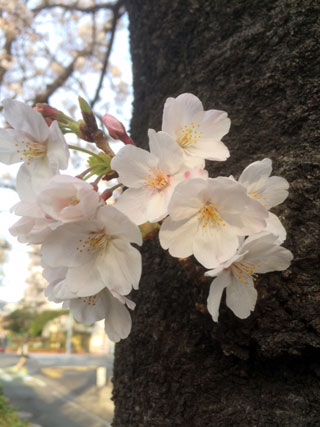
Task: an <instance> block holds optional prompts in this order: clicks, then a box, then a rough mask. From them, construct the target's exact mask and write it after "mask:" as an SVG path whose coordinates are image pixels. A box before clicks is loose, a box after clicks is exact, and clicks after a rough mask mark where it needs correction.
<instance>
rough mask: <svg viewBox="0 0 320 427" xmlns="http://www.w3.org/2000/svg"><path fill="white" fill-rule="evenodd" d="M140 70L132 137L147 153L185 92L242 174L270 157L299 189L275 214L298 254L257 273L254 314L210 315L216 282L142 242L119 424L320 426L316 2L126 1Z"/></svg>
mask: <svg viewBox="0 0 320 427" xmlns="http://www.w3.org/2000/svg"><path fill="white" fill-rule="evenodd" d="M126 6H127V10H128V13H129V18H130V37H131V53H132V61H133V73H134V115H133V119H132V124H131V135H132V138H133V139H134V140H135V141H136V142H137V144H138V145H140V146H141V147H143V148H147V142H148V141H147V130H148V128H154V129H156V130H160V129H161V117H162V109H163V104H164V101H165V99H166V98H167V97H169V96H177V95H179V94H181V93H184V92H191V93H193V94H195V95H197V96H198V97H199V98H200V99H201V100H202V102H203V104H204V107H205V109H211V108H216V109H221V110H225V111H227V112H228V113H229V116H230V118H231V121H232V125H231V130H230V133H229V134H228V135H227V136H226V137H225V138H224V142H225V143H226V145H227V146H228V147H229V149H230V152H231V157H230V158H229V159H228V160H227V161H226V162H210V165H209V167H208V169H209V171H210V175H211V177H215V176H218V175H224V176H229V175H230V174H233V175H234V176H235V177H238V176H239V174H240V172H241V171H242V170H243V169H244V168H245V167H246V166H247V165H248V164H249V163H251V162H253V161H255V160H262V159H263V158H265V157H269V158H271V159H272V160H273V168H274V169H273V174H274V175H279V176H283V177H284V178H286V179H287V180H288V181H289V183H290V194H289V197H288V199H287V200H286V201H285V202H284V203H283V204H282V205H280V206H279V207H277V208H276V209H274V210H273V211H274V212H275V213H276V214H277V215H279V216H280V219H281V220H282V222H283V223H284V225H285V227H286V229H287V233H288V237H287V240H286V242H285V244H284V246H285V247H287V248H288V249H290V250H291V251H292V252H293V254H294V261H293V263H292V265H291V266H290V268H289V269H288V270H287V271H284V272H280V273H270V274H265V275H261V276H260V277H259V278H258V280H257V282H256V287H257V290H258V294H259V296H258V302H257V306H256V310H255V311H254V312H253V314H252V315H251V316H250V317H249V318H248V319H245V320H240V319H238V318H236V317H235V316H234V315H233V313H232V312H231V311H230V310H229V309H228V308H227V307H226V306H225V302H224V300H223V301H222V303H221V307H220V318H219V323H214V322H213V321H212V319H211V317H210V315H209V314H208V313H207V312H206V310H205V305H206V299H207V296H208V291H209V286H210V282H211V280H210V278H204V277H203V272H204V269H203V268H202V267H201V266H199V265H198V264H197V262H196V261H195V260H194V259H189V260H187V261H179V260H177V259H173V258H172V257H170V256H169V255H168V254H167V253H166V252H165V251H163V250H162V249H161V248H160V245H159V243H158V240H157V239H154V240H153V241H147V242H145V243H144V246H143V250H142V254H143V268H144V270H143V276H142V280H141V285H140V290H139V292H137V293H135V294H134V295H133V299H134V300H135V302H136V303H137V307H136V310H135V311H134V313H133V316H132V317H133V328H132V332H131V334H130V336H129V338H128V339H127V340H124V341H122V342H121V343H120V344H118V345H117V347H116V358H115V367H114V400H115V404H116V410H115V419H114V423H113V425H114V426H115V427H175V426H183V427H209V426H210V427H211V426H226V427H227V426H241V427H242V426H243V427H245V426H259V427H260V426H261V427H274V426H279V427H285V426H289V427H298V426H299V427H301V426H303V427H304V426H310V427H311V426H320V364H319V360H320V357H319V356H320V284H319V212H320V206H319V205H320V202H319V175H320V171H319V152H318V144H319V123H320V117H319V99H320V96H319V94H320V92H319V75H320V73H319V71H320V67H319V48H318V46H319V45H318V43H319V38H320V24H319V11H320V10H319V3H318V1H316V0H315V1H313V0H246V1H245V0H228V1H226V0H223V1H222V0H161V1H156V0H149V1H145V0H127V1H126Z"/></svg>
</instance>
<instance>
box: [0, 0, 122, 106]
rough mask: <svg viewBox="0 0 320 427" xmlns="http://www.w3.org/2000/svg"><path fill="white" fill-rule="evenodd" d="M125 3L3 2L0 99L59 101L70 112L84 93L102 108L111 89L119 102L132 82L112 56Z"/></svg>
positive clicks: (0, 12) (0, 15)
mask: <svg viewBox="0 0 320 427" xmlns="http://www.w3.org/2000/svg"><path fill="white" fill-rule="evenodd" d="M122 4H123V1H122V0H118V1H114V2H112V1H110V2H105V1H99V0H97V1H91V0H88V1H86V0H81V1H72V2H70V1H63V0H61V1H51V0H50V1H49V0H26V1H25V0H0V46H1V51H0V97H1V99H3V98H7V97H11V98H17V99H22V100H24V101H25V102H28V103H29V104H31V105H33V104H36V103H49V102H55V101H57V99H59V103H61V102H62V106H63V107H64V110H65V111H68V112H69V113H71V114H72V113H73V112H74V109H75V105H76V100H77V96H78V95H79V94H81V95H82V96H83V97H84V98H86V99H87V100H88V101H89V102H90V104H91V106H94V107H95V109H96V111H97V112H98V111H99V110H100V111H101V110H103V109H105V108H106V107H107V105H108V103H110V101H111V99H110V90H113V97H114V100H115V101H116V102H117V103H121V102H122V101H123V100H124V99H125V98H126V96H127V95H128V86H127V84H126V83H125V82H124V81H123V80H122V78H121V76H122V72H121V70H120V68H119V67H118V66H117V65H116V64H112V63H111V61H110V56H111V52H112V48H113V44H114V40H115V33H116V30H117V29H118V28H119V27H121V26H122V22H121V17H122V16H123V14H124V8H123V7H122ZM106 94H107V95H106ZM61 100H62V101H61ZM55 105H56V104H55Z"/></svg>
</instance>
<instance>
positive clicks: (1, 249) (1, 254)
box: [0, 237, 10, 285]
mask: <svg viewBox="0 0 320 427" xmlns="http://www.w3.org/2000/svg"><path fill="white" fill-rule="evenodd" d="M9 250H10V244H9V243H8V242H7V241H6V240H4V239H2V238H1V237H0V285H1V284H2V279H3V264H4V263H5V262H6V260H7V255H8V251H9Z"/></svg>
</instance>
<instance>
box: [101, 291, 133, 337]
mask: <svg viewBox="0 0 320 427" xmlns="http://www.w3.org/2000/svg"><path fill="white" fill-rule="evenodd" d="M105 298H108V302H107V309H106V321H105V331H106V333H107V335H108V337H109V338H110V340H111V341H114V342H118V341H120V339H124V338H127V336H128V335H129V333H130V331H131V325H132V321H131V316H130V314H129V312H128V310H127V308H126V307H125V305H123V304H122V303H121V302H120V301H118V300H117V299H116V298H114V297H113V296H112V295H111V294H109V295H108V296H105Z"/></svg>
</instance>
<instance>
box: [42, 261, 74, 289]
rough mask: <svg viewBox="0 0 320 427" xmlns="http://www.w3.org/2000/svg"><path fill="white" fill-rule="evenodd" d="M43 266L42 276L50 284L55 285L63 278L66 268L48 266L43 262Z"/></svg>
mask: <svg viewBox="0 0 320 427" xmlns="http://www.w3.org/2000/svg"><path fill="white" fill-rule="evenodd" d="M43 267H44V268H43V271H42V276H43V277H44V278H45V279H46V280H47V282H48V283H50V284H52V285H55V284H57V283H59V282H61V281H62V280H64V279H65V277H66V274H67V270H68V269H67V268H66V267H60V268H50V267H47V266H44V264H43Z"/></svg>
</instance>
